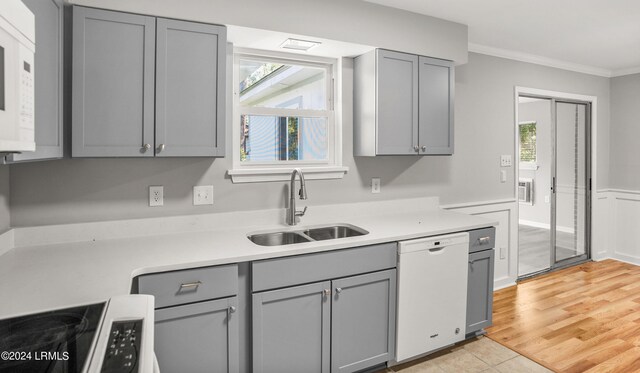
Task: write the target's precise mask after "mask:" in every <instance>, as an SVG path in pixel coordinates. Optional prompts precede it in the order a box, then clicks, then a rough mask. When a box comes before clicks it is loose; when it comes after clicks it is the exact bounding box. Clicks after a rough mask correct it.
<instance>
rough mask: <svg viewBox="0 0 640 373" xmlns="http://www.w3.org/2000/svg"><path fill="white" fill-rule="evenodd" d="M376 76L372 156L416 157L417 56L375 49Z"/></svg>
mask: <svg viewBox="0 0 640 373" xmlns="http://www.w3.org/2000/svg"><path fill="white" fill-rule="evenodd" d="M376 73H377V87H376V94H377V98H376V102H377V113H376V115H377V123H376V126H377V128H376V154H378V155H393V154H400V155H402V154H417V151H416V150H415V148H414V147H416V146H418V56H416V55H412V54H405V53H398V52H392V51H387V50H378V55H377V72H376Z"/></svg>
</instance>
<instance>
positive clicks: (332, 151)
mask: <svg viewBox="0 0 640 373" xmlns="http://www.w3.org/2000/svg"><path fill="white" fill-rule="evenodd" d="M336 65H337V61H335V60H331V59H327V58H317V57H309V56H306V55H297V54H285V53H276V52H266V51H253V50H237V51H236V52H235V53H234V74H233V75H234V77H233V78H234V79H233V89H234V92H233V99H234V110H233V117H234V118H233V127H234V129H233V147H232V149H233V169H232V170H229V175H231V178H232V180H233V182H234V183H235V182H256V181H275V180H287V179H288V178H289V176H290V174H291V171H292V170H293V169H294V168H301V169H302V170H303V172H304V173H305V176H306V177H307V178H309V179H325V178H340V177H342V176H343V175H344V173H345V172H346V171H347V169H346V168H345V167H342V165H341V162H342V157H341V152H340V150H341V146H342V144H341V141H340V140H341V136H340V135H341V134H340V132H341V131H340V125H339V124H340V121H339V120H338V118H336V109H335V106H336V105H335V100H334V97H335V91H334V90H335V86H336V84H335V78H334V76H335V75H336V74H335V71H336Z"/></svg>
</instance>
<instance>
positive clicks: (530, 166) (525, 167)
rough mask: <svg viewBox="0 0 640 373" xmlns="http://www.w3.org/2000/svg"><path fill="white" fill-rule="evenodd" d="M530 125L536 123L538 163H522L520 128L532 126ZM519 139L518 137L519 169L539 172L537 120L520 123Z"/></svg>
mask: <svg viewBox="0 0 640 373" xmlns="http://www.w3.org/2000/svg"><path fill="white" fill-rule="evenodd" d="M530 123H535V124H536V161H535V162H531V161H522V160H520V126H521V125H523V124H530ZM517 132H518V133H517V137H518V144H517V147H518V160H520V161H519V164H518V167H519V168H520V169H521V170H534V171H535V170H537V169H538V168H539V166H538V137H537V136H538V122H537V121H535V120H526V121H524V122H519V123H518V130H517Z"/></svg>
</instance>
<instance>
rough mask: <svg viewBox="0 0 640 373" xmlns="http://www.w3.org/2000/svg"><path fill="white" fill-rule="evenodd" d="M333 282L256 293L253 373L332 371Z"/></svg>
mask: <svg viewBox="0 0 640 373" xmlns="http://www.w3.org/2000/svg"><path fill="white" fill-rule="evenodd" d="M330 292H331V282H330V281H324V282H318V283H313V284H310V285H303V286H295V287H289V288H285V289H280V290H273V291H265V292H261V293H254V294H253V305H252V307H253V373H272V372H279V373H299V372H308V373H314V372H315V373H329V372H330V366H329V362H330V355H329V354H330V333H331V329H330V323H331V315H330V312H331V299H330Z"/></svg>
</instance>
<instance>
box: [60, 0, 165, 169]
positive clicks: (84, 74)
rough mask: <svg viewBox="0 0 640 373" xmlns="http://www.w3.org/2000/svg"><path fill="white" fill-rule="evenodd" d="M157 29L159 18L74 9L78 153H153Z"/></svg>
mask: <svg viewBox="0 0 640 373" xmlns="http://www.w3.org/2000/svg"><path fill="white" fill-rule="evenodd" d="M155 27H156V20H155V18H154V17H146V16H140V15H134V14H127V13H119V12H111V11H105V10H99V9H91V8H83V7H74V9H73V93H72V94H73V99H72V100H73V108H72V122H73V124H72V156H73V157H134V156H146V157H149V156H153V150H152V149H150V147H151V146H153V144H154V134H153V131H154V123H153V104H154V102H153V96H154V93H153V91H154V76H155ZM145 144H148V146H147V147H145Z"/></svg>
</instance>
